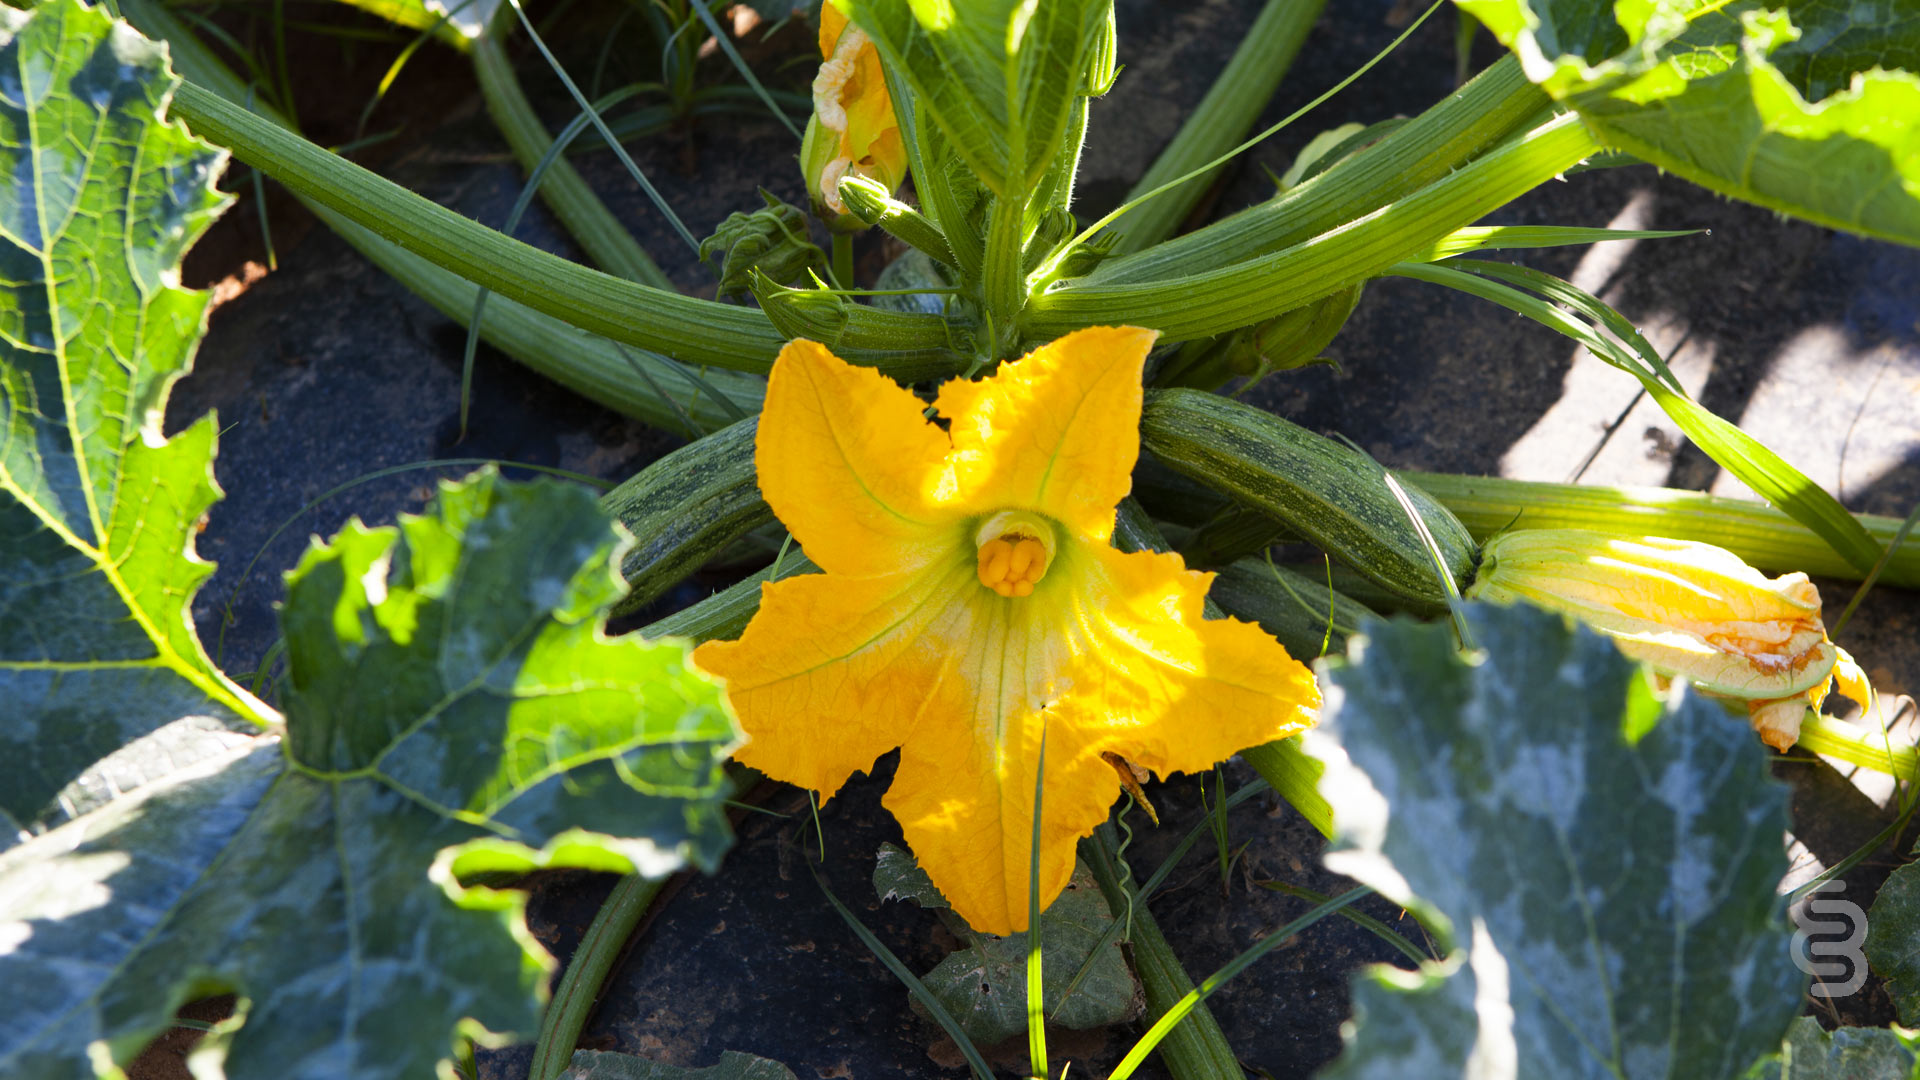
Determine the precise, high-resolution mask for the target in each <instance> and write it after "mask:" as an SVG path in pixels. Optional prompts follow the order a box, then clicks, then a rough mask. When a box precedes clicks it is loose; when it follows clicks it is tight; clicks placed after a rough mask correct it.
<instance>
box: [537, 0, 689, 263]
mask: <svg viewBox="0 0 1920 1080" xmlns="http://www.w3.org/2000/svg"><path fill="white" fill-rule="evenodd" d="M507 3H508V4H510V5H512V7H513V13H514V14H515V15H518V16H520V26H521V28H522V29H524V30H526V32H527V36H528V37H530V38H532V39H533V44H534V47H535V48H537V49H539V50H540V55H541V56H543V57H545V58H546V61H547V66H548V67H550V68H552V69H553V73H554V74H555V75H557V76H559V77H560V81H561V82H562V83H564V84H566V87H567V93H569V94H572V95H573V101H574V104H576V105H578V106H580V108H581V109H583V110H585V111H586V113H587V115H588V116H589V117H591V118H592V121H593V126H594V128H595V130H597V131H599V132H600V137H601V138H603V139H605V140H607V146H608V147H609V148H610V149H612V150H613V153H614V155H615V156H616V157H618V158H619V159H620V164H622V165H625V166H626V167H627V175H629V176H631V177H633V180H634V182H635V183H637V184H639V185H640V190H642V191H644V192H646V193H647V198H648V199H650V200H652V202H653V206H654V209H656V210H658V211H660V213H661V216H663V217H665V218H666V219H667V223H668V224H669V225H672V226H673V231H674V232H676V233H679V234H680V239H682V240H684V241H686V243H687V246H688V247H689V248H692V249H693V250H694V251H695V252H696V253H697V252H699V250H700V241H699V240H698V239H697V238H696V237H695V236H694V235H693V233H691V232H689V231H688V230H687V223H686V222H684V221H681V220H680V215H678V214H676V213H674V212H673V207H671V206H669V205H667V200H666V197H665V196H663V195H661V194H660V192H659V190H658V189H656V188H655V187H654V186H653V181H651V180H648V179H647V174H646V173H644V172H641V171H640V166H638V165H636V164H634V162H633V158H632V156H631V155H629V154H628V153H627V151H626V148H625V147H623V146H621V145H620V142H619V140H617V139H615V138H614V137H613V133H612V132H611V131H608V130H607V124H606V121H604V120H602V119H600V114H599V113H597V112H595V111H594V108H593V105H592V104H591V103H589V102H588V101H587V95H585V94H583V93H581V92H580V88H579V87H578V86H575V85H574V83H573V78H572V77H571V76H569V75H568V74H567V69H566V68H564V67H561V66H560V61H559V60H558V59H556V58H555V57H554V55H553V52H552V50H550V49H548V48H547V43H546V41H544V40H543V39H542V38H541V37H540V32H539V31H538V30H536V29H534V26H533V20H532V19H529V18H527V12H526V9H525V8H522V7H521V6H520V0H507Z"/></svg>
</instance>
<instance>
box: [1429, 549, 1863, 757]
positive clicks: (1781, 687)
mask: <svg viewBox="0 0 1920 1080" xmlns="http://www.w3.org/2000/svg"><path fill="white" fill-rule="evenodd" d="M1467 595H1468V596H1469V597H1476V598H1479V599H1483V600H1490V601H1493V602H1495V603H1512V602H1514V601H1516V600H1526V601H1529V602H1531V603H1534V604H1538V605H1539V606H1541V607H1545V608H1551V609H1553V610H1556V611H1562V612H1565V613H1567V614H1569V615H1572V616H1574V617H1575V618H1578V619H1580V620H1581V621H1582V622H1585V623H1586V624H1587V625H1589V626H1592V627H1593V628H1594V629H1596V630H1599V631H1600V632H1601V633H1604V634H1607V635H1608V636H1610V637H1612V638H1613V639H1614V640H1615V641H1616V642H1618V643H1619V646H1620V651H1621V652H1623V653H1625V654H1627V655H1628V656H1630V657H1632V658H1634V659H1636V660H1641V661H1644V662H1646V663H1647V664H1649V665H1651V666H1652V667H1653V669H1654V670H1655V671H1657V672H1659V673H1661V674H1662V675H1667V676H1677V677H1681V678H1685V679H1688V680H1689V681H1691V682H1693V683H1694V684H1695V685H1696V686H1697V687H1698V688H1699V689H1701V690H1702V691H1704V692H1706V693H1708V694H1711V695H1713V696H1715V697H1721V698H1728V699H1733V700H1737V701H1742V702H1745V703H1746V705H1747V711H1748V716H1749V719H1751V720H1752V722H1753V726H1754V730H1756V731H1758V732H1759V733H1760V737H1761V739H1763V740H1765V742H1766V743H1767V745H1769V746H1772V747H1774V748H1775V749H1778V750H1785V749H1787V748H1788V747H1790V746H1792V745H1793V744H1794V743H1795V742H1796V741H1797V740H1798V739H1799V737H1800V719H1801V717H1802V716H1804V715H1805V713H1806V710H1807V708H1808V707H1813V708H1819V707H1820V705H1821V703H1822V702H1824V701H1825V700H1826V696H1827V688H1828V686H1829V684H1830V683H1831V682H1833V680H1834V679H1835V678H1836V677H1837V678H1838V679H1839V684H1840V692H1841V693H1842V694H1843V695H1845V696H1846V697H1848V698H1850V699H1852V700H1854V701H1857V702H1859V703H1860V705H1861V706H1862V707H1863V708H1864V707H1866V706H1867V680H1866V676H1865V674H1864V673H1863V672H1861V670H1860V668H1859V666H1858V665H1856V664H1854V662H1853V658H1852V657H1850V656H1848V655H1847V654H1846V652H1845V651H1844V650H1842V649H1840V648H1839V647H1838V646H1836V645H1834V643H1833V642H1831V641H1829V640H1827V631H1826V627H1825V626H1824V625H1823V624H1822V623H1821V621H1820V590H1819V589H1818V588H1816V587H1815V586H1814V584H1813V582H1811V581H1808V580H1807V575H1805V574H1801V573H1793V574H1787V575H1784V576H1782V577H1777V578H1769V577H1767V576H1766V575H1765V574H1762V573H1761V572H1760V571H1758V570H1755V569H1754V568H1753V567H1751V566H1748V565H1747V564H1746V563H1745V562H1743V561H1741V559H1740V557H1739V556H1738V555H1735V554H1734V553H1733V552H1731V551H1728V550H1727V549H1725V548H1720V547H1715V546H1713V545H1712V544H1701V543H1695V542H1693V541H1689V540H1668V539H1665V538H1663V537H1658V536H1642V537H1621V536H1611V535H1608V534H1606V533H1599V532H1590V531H1587V530H1584V529H1521V530H1518V531H1515V532H1510V533H1505V534H1503V535H1501V536H1498V537H1495V538H1494V539H1493V540H1490V541H1488V543H1487V544H1486V546H1485V548H1484V549H1483V552H1482V561H1481V565H1480V573H1479V576H1478V577H1477V578H1476V579H1475V581H1474V583H1473V587H1472V588H1470V589H1468V590H1467Z"/></svg>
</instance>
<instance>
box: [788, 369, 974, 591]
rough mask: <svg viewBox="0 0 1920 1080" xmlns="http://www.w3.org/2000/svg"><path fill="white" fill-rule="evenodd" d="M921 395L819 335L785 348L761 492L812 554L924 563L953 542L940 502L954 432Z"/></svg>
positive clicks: (884, 563)
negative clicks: (834, 349)
mask: <svg viewBox="0 0 1920 1080" xmlns="http://www.w3.org/2000/svg"><path fill="white" fill-rule="evenodd" d="M924 411H925V406H923V405H922V404H921V403H920V401H919V399H918V398H915V397H914V396H913V395H912V394H910V393H908V392H907V391H906V390H904V389H901V387H900V386H899V384H897V383H895V382H894V381H893V380H892V379H889V378H887V377H886V376H884V375H882V374H880V373H879V372H877V371H875V370H873V369H872V368H863V367H855V366H854V365H852V364H848V363H846V362H844V361H842V360H840V359H838V358H837V357H835V356H834V355H833V354H832V353H830V352H828V351H827V349H826V346H824V345H820V344H818V343H817V342H812V341H794V342H790V343H788V345H787V347H786V348H784V349H782V350H780V356H779V359H777V360H775V361H774V365H773V373H772V375H771V376H770V377H769V378H768V381H767V399H766V407H765V408H764V409H763V411H762V412H761V414H760V431H759V435H758V436H757V438H756V440H755V444H754V465H755V467H756V468H757V469H758V470H759V474H760V491H761V494H763V495H765V496H766V498H767V502H768V504H770V505H771V506H772V507H773V512H774V513H775V514H776V515H778V516H779V518H780V521H781V522H782V523H783V524H785V525H786V527H787V528H788V529H789V530H790V531H791V532H792V533H793V536H794V539H796V540H798V541H799V542H800V546H801V548H802V549H803V550H805V551H806V553H807V555H808V557H810V558H811V559H813V561H814V562H816V563H818V564H820V567H821V569H823V570H826V571H827V572H829V573H833V574H852V575H855V576H872V575H876V574H885V573H893V572H897V571H902V570H908V569H911V568H914V567H918V566H924V565H926V564H927V562H928V561H929V560H930V559H932V558H934V557H935V556H937V555H938V554H940V553H941V552H943V551H945V550H947V549H948V548H950V547H951V543H952V539H953V536H952V533H953V529H952V527H953V524H954V523H955V522H956V521H958V520H960V517H961V516H962V515H961V513H960V511H958V510H956V509H952V508H948V507H946V506H942V505H940V504H939V503H938V502H936V501H935V499H934V497H933V494H932V493H933V490H934V488H935V487H936V486H937V485H938V484H939V483H940V482H941V480H940V478H941V477H942V476H944V475H945V473H946V468H947V466H946V455H947V450H948V442H947V436H946V434H945V433H944V432H942V431H941V430H940V429H939V428H937V427H935V426H934V425H932V424H929V423H928V422H927V421H926V419H925V417H924V416H923V415H922V414H923V412H924Z"/></svg>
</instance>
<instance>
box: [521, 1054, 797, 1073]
mask: <svg viewBox="0 0 1920 1080" xmlns="http://www.w3.org/2000/svg"><path fill="white" fill-rule="evenodd" d="M557 1080H794V1078H793V1070H792V1069H789V1068H787V1067H786V1066H785V1065H782V1064H780V1063H779V1062H777V1061H769V1060H768V1059H766V1058H763V1057H755V1056H754V1055H752V1054H742V1053H740V1052H739V1051H737V1050H727V1051H723V1052H722V1053H721V1055H720V1061H719V1062H718V1063H717V1064H714V1065H710V1066H708V1067H707V1068H704V1069H689V1068H687V1067H685V1066H682V1065H667V1064H664V1063H662V1062H658V1061H649V1060H647V1059H646V1058H643V1057H635V1056H633V1055H632V1054H616V1053H612V1052H610V1051H603V1050H575V1051H574V1052H573V1060H572V1061H571V1062H569V1063H568V1064H567V1069H566V1071H565V1072H563V1073H561V1074H560V1076H559V1077H558V1078H557Z"/></svg>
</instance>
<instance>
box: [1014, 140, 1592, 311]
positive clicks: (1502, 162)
mask: <svg viewBox="0 0 1920 1080" xmlns="http://www.w3.org/2000/svg"><path fill="white" fill-rule="evenodd" d="M1403 130H1404V129H1403ZM1598 149H1599V144H1598V143H1596V142H1595V141H1594V139H1593V136H1592V135H1591V134H1590V133H1589V132H1588V131H1587V129H1586V127H1585V126H1583V125H1582V124H1581V122H1580V120H1579V118H1578V117H1576V116H1572V115H1566V116H1559V117H1555V118H1553V119H1552V120H1549V121H1548V122H1547V123H1545V124H1542V125H1541V126H1540V127H1538V128H1535V129H1534V130H1532V131H1530V132H1528V133H1527V134H1526V135H1524V136H1521V137H1520V138H1517V139H1514V140H1512V141H1509V142H1507V143H1505V144H1503V145H1501V146H1500V147H1499V148H1497V149H1495V150H1493V151H1491V152H1489V153H1487V154H1485V155H1482V156H1481V157H1479V158H1476V159H1475V160H1474V161H1473V162H1471V163H1470V164H1468V165H1466V166H1465V167H1463V168H1461V169H1458V170H1457V171H1455V172H1452V173H1450V174H1448V175H1447V176H1445V177H1444V178H1442V179H1440V180H1438V181H1435V182H1434V183H1432V184H1429V185H1428V186H1426V187H1424V188H1421V189H1420V190H1419V191H1416V192H1414V193H1413V194H1411V195H1408V196H1406V197H1405V198H1403V199H1400V200H1399V201H1397V202H1394V203H1392V204H1390V205H1387V206H1384V207H1382V208H1380V209H1379V210H1377V211H1375V212H1373V213H1371V214H1368V215H1367V216H1365V217H1363V218H1360V219H1359V220H1357V221H1351V222H1347V223H1345V224H1343V225H1341V226H1340V227H1338V228H1336V229H1334V230H1333V231H1331V232H1327V233H1323V234H1321V235H1319V236H1316V237H1314V238H1313V239H1311V240H1307V241H1304V242H1302V243H1299V244H1295V245H1294V246H1292V247H1289V248H1285V249H1283V250H1280V251H1276V252H1273V253H1272V254H1270V255H1263V256H1260V257H1259V258H1255V259H1249V260H1247V261H1245V262H1241V263H1237V264H1235V265H1233V266H1228V267H1224V268H1221V269H1217V270H1213V271H1211V272H1208V273H1195V274H1192V275H1190V276H1188V277H1185V278H1182V279H1180V280H1179V281H1165V282H1144V283H1136V284H1128V285H1106V284H1086V285H1082V286H1080V287H1078V288H1066V289H1060V290H1056V291H1054V292H1047V293H1042V294H1040V295H1038V296H1035V297H1034V298H1033V299H1032V300H1030V301H1029V302H1028V304H1027V309H1026V316H1025V319H1024V321H1023V324H1022V330H1023V332H1024V333H1025V334H1026V335H1027V336H1028V337H1030V338H1034V339H1038V340H1045V339H1049V338H1054V337H1058V336H1060V335H1061V334H1064V333H1067V332H1068V331H1071V330H1075V329H1078V328H1080V327H1083V326H1100V325H1117V324H1120V323H1131V324H1134V325H1137V326H1148V327H1152V328H1153V329H1155V330H1159V331H1161V332H1162V333H1163V334H1164V335H1165V336H1164V337H1163V338H1162V341H1163V342H1166V341H1184V340H1187V339H1190V338H1196V337H1205V336H1209V335H1213V334H1222V333H1225V332H1227V331H1229V330H1235V329H1238V328H1239V327H1242V326H1247V325H1250V324H1253V323H1256V322H1260V321H1261V320H1263V319H1268V318H1272V317H1273V316H1275V315H1279V314H1280V313H1282V312H1285V311H1290V310H1292V309H1294V308H1297V307H1299V306H1301V305H1302V304H1305V303H1308V302H1309V301H1313V300H1318V299H1319V298H1320V297H1323V296H1328V295H1331V294H1332V293H1335V292H1338V291H1340V290H1342V289H1345V288H1348V287H1350V286H1352V285H1353V284H1355V283H1357V282H1360V281H1364V280H1366V279H1367V278H1369V277H1373V276H1375V275H1377V274H1379V273H1381V272H1382V271H1384V270H1386V269H1387V268H1388V267H1391V266H1393V265H1394V264H1395V263H1397V262H1399V261H1400V260H1402V259H1404V258H1408V257H1410V256H1412V255H1415V254H1418V253H1419V252H1421V251H1424V250H1426V248H1428V247H1429V246H1431V245H1432V244H1434V243H1435V242H1437V241H1438V240H1439V239H1440V238H1441V237H1444V236H1446V235H1447V234H1448V233H1451V232H1452V231H1453V230H1455V229H1458V228H1460V227H1461V226H1463V225H1469V224H1472V223H1473V222H1474V221H1477V220H1479V219H1480V218H1481V217H1483V216H1485V215H1486V214H1488V213H1490V212H1492V211H1493V210H1495V209H1497V208H1499V207H1500V206H1503V205H1505V204H1506V203H1508V202H1510V201H1512V200H1513V199H1516V198H1518V197H1520V196H1521V195H1524V194H1526V193H1527V192H1528V191H1531V190H1533V189H1534V188H1535V187H1537V186H1539V185H1540V184H1542V183H1545V182H1546V181H1548V180H1550V179H1552V178H1553V177H1554V176H1556V175H1558V174H1560V173H1562V172H1564V171H1565V170H1567V169H1569V168H1571V167H1572V166H1574V165H1575V164H1577V163H1579V161H1580V160H1581V159H1582V158H1585V157H1586V156H1587V155H1589V154H1591V153H1594V152H1595V151H1597V150H1598ZM1366 156H1367V155H1365V154H1362V155H1360V157H1361V158H1364V157H1366ZM1334 171H1335V170H1328V171H1327V172H1326V173H1323V174H1322V175H1323V176H1331V175H1333V172H1334ZM1302 186H1304V185H1302ZM1214 265H1218V264H1217V263H1216V264H1214Z"/></svg>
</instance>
